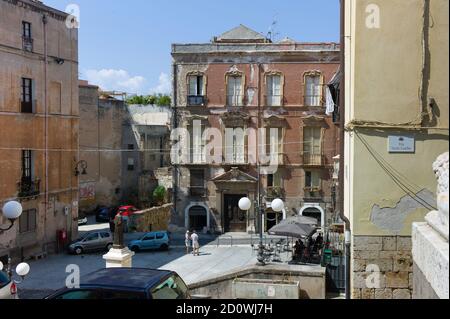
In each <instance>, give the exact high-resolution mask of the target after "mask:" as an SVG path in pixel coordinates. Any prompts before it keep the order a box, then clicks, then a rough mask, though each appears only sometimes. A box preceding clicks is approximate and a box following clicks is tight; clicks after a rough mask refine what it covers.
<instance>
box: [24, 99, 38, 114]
mask: <svg viewBox="0 0 450 319" xmlns="http://www.w3.org/2000/svg"><path fill="white" fill-rule="evenodd" d="M35 105H36V100H31V101H23V100H20V112H21V113H34V111H35Z"/></svg>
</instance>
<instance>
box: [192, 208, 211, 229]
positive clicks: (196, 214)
mask: <svg viewBox="0 0 450 319" xmlns="http://www.w3.org/2000/svg"><path fill="white" fill-rule="evenodd" d="M207 219H208V218H207V211H206V209H205V207H202V206H193V207H191V208H190V209H189V229H190V230H197V231H202V230H203V229H204V228H205V227H208V220H207Z"/></svg>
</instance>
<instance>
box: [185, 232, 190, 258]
mask: <svg viewBox="0 0 450 319" xmlns="http://www.w3.org/2000/svg"><path fill="white" fill-rule="evenodd" d="M184 244H185V245H186V254H189V248H190V247H191V233H190V232H189V230H187V231H186V235H185V237H184Z"/></svg>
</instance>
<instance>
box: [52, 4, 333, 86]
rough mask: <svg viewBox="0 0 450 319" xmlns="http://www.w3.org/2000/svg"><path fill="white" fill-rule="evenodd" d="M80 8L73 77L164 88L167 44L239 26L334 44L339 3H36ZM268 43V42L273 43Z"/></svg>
mask: <svg viewBox="0 0 450 319" xmlns="http://www.w3.org/2000/svg"><path fill="white" fill-rule="evenodd" d="M44 3H45V4H47V5H49V6H51V7H54V8H57V9H59V10H62V11H65V8H66V7H67V5H69V4H77V5H78V6H79V8H80V30H79V59H80V77H81V78H82V79H88V80H89V81H90V82H93V84H97V85H100V86H102V87H103V88H104V89H107V90H121V91H127V92H128V93H139V94H148V93H156V92H162V93H164V92H167V91H169V90H170V82H171V81H170V70H171V56H170V49H171V47H170V45H171V43H189V42H194V43H204V42H209V41H210V40H211V38H212V37H213V36H216V35H219V34H221V33H223V32H225V31H228V30H229V29H232V28H233V27H235V26H237V25H239V24H241V23H242V24H244V25H246V26H248V27H250V28H252V29H254V30H255V31H258V32H261V33H263V34H266V33H267V32H268V30H269V27H270V25H271V24H272V22H273V21H274V20H276V21H277V25H276V27H275V31H276V33H278V35H277V38H276V39H281V38H284V37H286V36H288V37H290V38H292V39H294V40H297V41H300V42H308V41H318V42H331V41H334V42H337V41H339V0H272V1H269V0H258V1H256V0H227V1H224V0H222V1H216V0H196V1H185V0H150V1H149V0H128V1H125V0H122V1H120V0H44ZM276 39H275V40H276Z"/></svg>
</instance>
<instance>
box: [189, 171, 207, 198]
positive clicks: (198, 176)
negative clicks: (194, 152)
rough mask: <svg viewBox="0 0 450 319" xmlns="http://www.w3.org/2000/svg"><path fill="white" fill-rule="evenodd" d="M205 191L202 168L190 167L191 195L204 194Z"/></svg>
mask: <svg viewBox="0 0 450 319" xmlns="http://www.w3.org/2000/svg"><path fill="white" fill-rule="evenodd" d="M205 193H206V191H205V171H204V170H202V169H192V170H191V196H204V195H205Z"/></svg>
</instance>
